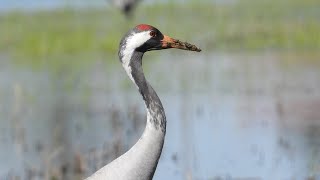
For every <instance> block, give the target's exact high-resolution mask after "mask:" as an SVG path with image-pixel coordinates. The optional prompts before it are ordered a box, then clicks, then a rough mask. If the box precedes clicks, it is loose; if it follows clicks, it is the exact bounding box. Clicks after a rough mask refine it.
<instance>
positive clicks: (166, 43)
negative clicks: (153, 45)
mask: <svg viewBox="0 0 320 180" xmlns="http://www.w3.org/2000/svg"><path fill="white" fill-rule="evenodd" d="M161 47H162V49H169V48H176V49H183V50H188V51H197V52H200V51H201V49H200V48H198V47H197V46H195V45H193V44H190V43H187V42H182V41H179V40H177V39H173V38H171V37H169V36H166V35H163V39H162V40H161Z"/></svg>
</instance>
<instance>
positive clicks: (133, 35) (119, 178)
mask: <svg viewBox="0 0 320 180" xmlns="http://www.w3.org/2000/svg"><path fill="white" fill-rule="evenodd" d="M167 48H178V49H185V50H191V51H201V50H200V49H198V48H197V47H196V46H194V45H191V44H189V43H185V42H181V41H179V40H175V39H172V38H170V37H168V36H166V35H163V34H162V33H161V32H160V31H159V30H158V29H156V28H154V27H152V26H150V25H146V24H141V25H138V26H136V27H135V28H134V29H132V30H131V31H129V32H128V33H127V34H126V35H125V36H124V37H123V38H122V40H121V42H120V47H119V53H118V54H119V58H120V62H121V63H122V66H123V68H124V69H125V71H126V73H127V75H128V76H129V78H130V79H131V81H132V82H133V83H134V84H135V85H136V86H137V88H138V90H139V92H140V94H141V96H142V98H143V100H144V103H145V106H146V110H147V123H146V127H145V130H144V132H143V134H142V136H141V137H140V139H139V140H138V142H137V143H136V144H135V145H134V146H133V147H132V148H131V149H130V150H128V151H127V152H126V153H124V154H123V155H121V156H120V157H118V158H117V159H115V160H114V161H112V162H111V163H109V164H107V165H106V166H104V167H103V168H101V169H100V170H98V171H97V172H96V173H94V174H93V175H92V176H90V177H89V178H87V180H151V179H152V178H153V175H154V173H155V170H156V167H157V164H158V161H159V158H160V155H161V152H162V148H163V144H164V139H165V134H166V116H165V112H164V108H163V106H162V103H161V101H160V99H159V97H158V95H157V93H156V92H155V91H154V90H153V88H152V87H151V85H150V84H149V83H148V82H147V81H146V79H145V76H144V74H143V69H142V57H143V54H144V53H145V52H146V51H151V50H160V49H167Z"/></svg>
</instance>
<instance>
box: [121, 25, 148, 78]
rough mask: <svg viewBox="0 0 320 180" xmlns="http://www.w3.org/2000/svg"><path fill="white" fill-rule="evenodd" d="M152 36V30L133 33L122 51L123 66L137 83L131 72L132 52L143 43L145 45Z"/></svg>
mask: <svg viewBox="0 0 320 180" xmlns="http://www.w3.org/2000/svg"><path fill="white" fill-rule="evenodd" d="M150 38H151V36H150V31H144V32H140V33H132V34H130V35H129V37H128V38H127V40H126V42H125V46H126V47H124V48H123V49H124V51H123V52H122V66H123V68H124V69H125V71H126V73H127V74H128V76H129V78H130V79H131V81H133V82H134V84H136V83H135V81H134V79H133V77H132V74H131V71H132V70H131V67H130V66H129V63H130V59H131V57H132V54H133V52H134V50H135V49H136V48H138V47H140V46H141V45H143V44H144V43H145V42H146V41H148V40H149V39H150Z"/></svg>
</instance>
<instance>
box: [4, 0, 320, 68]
mask: <svg viewBox="0 0 320 180" xmlns="http://www.w3.org/2000/svg"><path fill="white" fill-rule="evenodd" d="M319 8H320V4H319V3H318V0H282V1H277V0H270V1H266V0H261V1H255V0H241V1H238V3H235V4H213V3H208V2H203V3H199V1H190V2H189V3H186V4H175V3H170V4H152V5H147V6H139V7H138V9H137V11H136V14H135V17H134V19H132V20H131V21H127V20H125V19H124V17H123V16H122V15H121V14H120V12H118V11H117V10H115V9H108V8H105V9H86V10H74V9H60V10H53V11H40V12H32V13H30V12H29V13H22V12H11V13H8V14H3V15H1V16H0V27H1V28H0V35H1V36H0V53H6V54H8V55H9V56H10V57H12V59H14V60H15V61H16V62H18V63H28V64H33V65H45V64H50V63H51V61H52V60H53V59H54V61H55V63H57V62H58V63H60V64H65V63H67V62H65V61H68V60H66V58H60V57H69V59H74V58H77V60H78V61H79V62H81V61H88V60H90V59H92V57H96V56H111V57H114V56H115V55H116V54H117V49H118V43H119V40H120V38H121V36H122V35H123V34H124V33H125V32H126V31H127V30H128V29H129V28H131V27H133V26H134V25H136V24H139V23H148V24H152V25H155V26H156V27H158V28H159V29H160V30H161V31H162V32H163V33H166V34H168V35H171V36H173V37H177V38H179V39H181V40H188V41H190V42H192V43H195V44H197V45H199V46H200V47H201V48H202V49H203V50H204V51H206V52H208V51H213V50H214V51H264V50H273V51H295V52H297V51H303V52H305V51H308V52H309V51H310V52H317V51H319V50H320V23H319V19H320V11H319Z"/></svg>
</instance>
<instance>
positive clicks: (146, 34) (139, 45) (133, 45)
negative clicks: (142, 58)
mask: <svg viewBox="0 0 320 180" xmlns="http://www.w3.org/2000/svg"><path fill="white" fill-rule="evenodd" d="M121 48H125V49H127V50H135V51H140V52H146V51H152V50H161V49H169V48H176V49H183V50H188V51H197V52H200V51H201V49H199V48H198V47H196V46H195V45H193V44H190V43H187V42H182V41H180V40H177V39H174V38H171V37H169V36H167V35H164V34H162V33H161V32H160V31H159V30H158V29H157V28H155V27H153V26H150V25H147V24H140V25H137V26H136V27H135V28H133V29H132V30H131V31H129V32H128V33H127V35H125V36H124V37H123V39H122V40H121V42H120V49H121Z"/></svg>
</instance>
